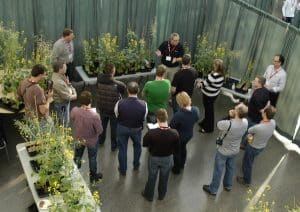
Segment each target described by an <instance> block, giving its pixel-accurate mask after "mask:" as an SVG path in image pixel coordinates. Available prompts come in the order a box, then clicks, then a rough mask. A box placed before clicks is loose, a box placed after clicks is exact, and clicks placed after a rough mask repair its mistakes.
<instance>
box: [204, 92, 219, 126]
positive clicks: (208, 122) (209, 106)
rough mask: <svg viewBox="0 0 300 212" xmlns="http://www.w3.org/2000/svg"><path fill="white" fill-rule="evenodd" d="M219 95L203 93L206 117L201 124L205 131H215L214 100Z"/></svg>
mask: <svg viewBox="0 0 300 212" xmlns="http://www.w3.org/2000/svg"><path fill="white" fill-rule="evenodd" d="M217 97H218V96H214V97H209V96H206V95H205V94H202V101H203V105H204V111H205V114H204V119H203V120H202V121H201V123H200V126H201V127H202V129H204V130H205V132H213V131H214V125H215V112H214V102H215V101H216V99H217Z"/></svg>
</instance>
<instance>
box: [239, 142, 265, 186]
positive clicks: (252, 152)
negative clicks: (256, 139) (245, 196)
mask: <svg viewBox="0 0 300 212" xmlns="http://www.w3.org/2000/svg"><path fill="white" fill-rule="evenodd" d="M263 150H264V148H262V149H256V148H254V147H252V146H250V145H247V146H246V149H245V154H244V158H243V165H242V169H243V176H244V181H245V183H247V184H250V183H251V175H252V165H253V162H254V158H255V157H256V156H257V155H258V154H259V153H261V152H262V151H263Z"/></svg>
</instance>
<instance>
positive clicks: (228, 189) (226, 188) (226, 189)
mask: <svg viewBox="0 0 300 212" xmlns="http://www.w3.org/2000/svg"><path fill="white" fill-rule="evenodd" d="M223 188H224V190H225V191H228V192H229V191H231V188H228V187H223Z"/></svg>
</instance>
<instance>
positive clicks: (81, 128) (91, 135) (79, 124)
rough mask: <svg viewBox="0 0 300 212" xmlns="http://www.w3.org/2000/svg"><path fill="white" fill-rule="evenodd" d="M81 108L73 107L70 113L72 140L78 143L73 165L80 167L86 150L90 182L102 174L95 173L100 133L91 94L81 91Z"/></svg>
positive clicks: (97, 116) (98, 120) (99, 125)
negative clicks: (72, 128) (72, 131)
mask: <svg viewBox="0 0 300 212" xmlns="http://www.w3.org/2000/svg"><path fill="white" fill-rule="evenodd" d="M79 102H80V104H81V107H74V108H73V109H72V111H71V115H70V118H71V122H72V123H73V126H74V134H75V135H74V138H75V139H76V140H77V141H78V145H77V146H76V149H75V157H74V160H75V163H76V164H77V167H78V168H80V167H81V158H82V155H83V152H84V149H85V147H87V149H88V157H89V167H90V182H91V183H93V182H95V181H98V180H99V179H102V173H100V172H99V173H97V151H98V145H97V143H98V142H97V140H98V136H99V135H100V134H101V133H102V131H103V128H102V123H101V119H100V115H99V114H98V113H97V112H96V111H94V110H93V109H92V108H91V102H92V94H91V93H90V92H88V91H83V92H82V93H81V94H80V97H79Z"/></svg>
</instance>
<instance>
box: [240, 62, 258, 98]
mask: <svg viewBox="0 0 300 212" xmlns="http://www.w3.org/2000/svg"><path fill="white" fill-rule="evenodd" d="M254 64H255V61H249V63H248V65H247V70H246V72H245V74H244V76H243V77H242V79H241V81H240V82H239V83H238V84H237V86H236V89H238V90H242V91H243V92H244V93H245V92H247V91H248V89H249V88H251V87H252V85H251V76H252V73H253V70H254Z"/></svg>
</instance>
